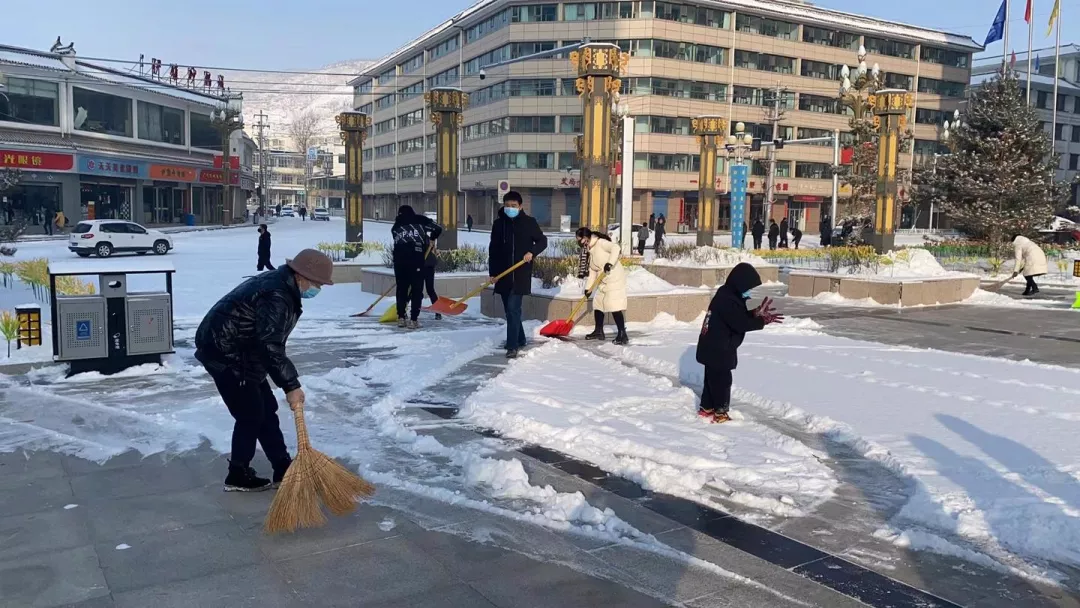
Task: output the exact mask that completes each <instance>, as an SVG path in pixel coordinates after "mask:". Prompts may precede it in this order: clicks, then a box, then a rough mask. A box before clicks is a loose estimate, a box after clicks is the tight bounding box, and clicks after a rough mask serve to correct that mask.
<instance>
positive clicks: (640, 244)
mask: <svg viewBox="0 0 1080 608" xmlns="http://www.w3.org/2000/svg"><path fill="white" fill-rule="evenodd" d="M647 240H649V227H648V226H646V225H644V224H642V225H641V228H638V231H637V252H638V255H645V241H647Z"/></svg>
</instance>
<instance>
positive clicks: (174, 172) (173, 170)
mask: <svg viewBox="0 0 1080 608" xmlns="http://www.w3.org/2000/svg"><path fill="white" fill-rule="evenodd" d="M198 173H199V172H198V170H197V169H194V168H192V167H178V166H174V165H150V178H151V179H160V180H163V181H169V182H193V181H195V179H196V178H197V177H198Z"/></svg>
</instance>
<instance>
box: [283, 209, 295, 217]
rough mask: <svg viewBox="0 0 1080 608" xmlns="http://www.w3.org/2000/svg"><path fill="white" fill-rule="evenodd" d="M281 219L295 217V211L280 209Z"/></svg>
mask: <svg viewBox="0 0 1080 608" xmlns="http://www.w3.org/2000/svg"><path fill="white" fill-rule="evenodd" d="M281 217H296V211H295V210H294V209H293V208H292V207H282V208H281Z"/></svg>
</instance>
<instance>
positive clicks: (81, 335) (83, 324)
mask: <svg viewBox="0 0 1080 608" xmlns="http://www.w3.org/2000/svg"><path fill="white" fill-rule="evenodd" d="M75 339H76V340H78V341H80V342H85V341H87V340H89V339H90V321H89V320H83V321H75Z"/></svg>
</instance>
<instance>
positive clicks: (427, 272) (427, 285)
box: [421, 266, 439, 304]
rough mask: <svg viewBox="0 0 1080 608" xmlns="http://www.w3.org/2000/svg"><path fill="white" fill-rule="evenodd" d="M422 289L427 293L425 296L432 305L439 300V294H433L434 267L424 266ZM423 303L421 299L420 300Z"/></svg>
mask: <svg viewBox="0 0 1080 608" xmlns="http://www.w3.org/2000/svg"><path fill="white" fill-rule="evenodd" d="M424 289H425V290H426V291H427V295H428V297H429V298H431V303H432V304H434V303H435V301H436V300H438V299H439V294H437V293H435V267H434V266H424ZM421 301H423V299H421Z"/></svg>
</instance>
